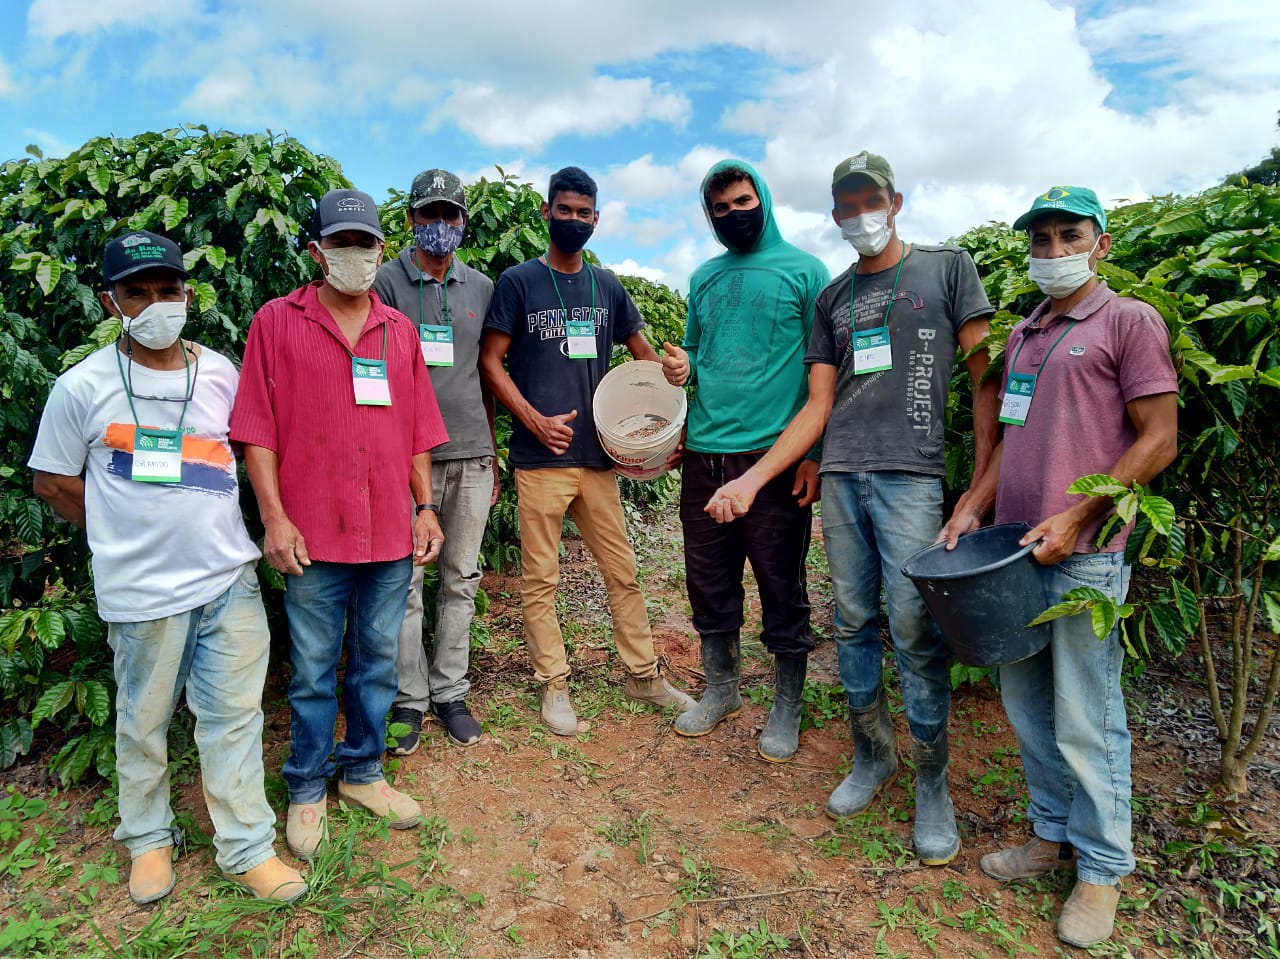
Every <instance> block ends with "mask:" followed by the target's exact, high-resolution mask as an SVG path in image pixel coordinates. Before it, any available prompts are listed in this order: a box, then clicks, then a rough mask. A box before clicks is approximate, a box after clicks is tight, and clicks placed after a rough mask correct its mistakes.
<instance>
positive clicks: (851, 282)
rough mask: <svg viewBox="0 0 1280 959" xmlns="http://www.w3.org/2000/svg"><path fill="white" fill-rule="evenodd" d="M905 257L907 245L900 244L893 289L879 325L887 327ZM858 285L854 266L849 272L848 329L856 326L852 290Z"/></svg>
mask: <svg viewBox="0 0 1280 959" xmlns="http://www.w3.org/2000/svg"><path fill="white" fill-rule="evenodd" d="M906 258H907V245H906V244H905V243H904V244H902V256H900V257H898V270H897V272H896V273H894V274H893V289H892V290H890V291H889V302H888V304H887V305H886V306H885V308H884V320H883V321H882V322H881V324H880V325H881V326H884V327H888V325H889V311H890V310H892V309H893V298H894V297H895V296H897V295H898V279H899V278H900V277H901V276H902V261H903V260H905V259H906ZM857 286H858V268H857V266H854V268H853V272H852V273H850V274H849V329H850V330H856V329H857V328H858V320H857V317H856V315H855V314H854V312H853V291H854V290H855V289H856V288H857Z"/></svg>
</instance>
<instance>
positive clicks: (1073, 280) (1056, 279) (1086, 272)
mask: <svg viewBox="0 0 1280 959" xmlns="http://www.w3.org/2000/svg"><path fill="white" fill-rule="evenodd" d="M1101 239H1102V237H1098V239H1097V240H1094V241H1093V247H1092V249H1090V250H1089V252H1088V253H1075V254H1072V255H1071V256H1059V257H1053V258H1050V259H1041V258H1040V257H1036V256H1033V257H1031V258H1029V259H1028V261H1027V276H1028V278H1030V280H1031V282H1032V283H1034V284H1035V285H1036V286H1038V287H1040V292H1041V293H1043V294H1044V295H1045V296H1048V297H1052V298H1053V299H1055V300H1061V299H1063V298H1065V297H1068V296H1070V295H1071V294H1072V293H1074V292H1075V291H1076V290H1078V289H1080V287H1082V286H1084V285H1085V284H1086V283H1088V282H1089V279H1090V278H1091V277H1092V276H1093V267H1091V266H1090V265H1089V258H1090V257H1091V256H1093V252H1094V250H1096V249H1097V248H1098V242H1099V241H1100V240H1101Z"/></svg>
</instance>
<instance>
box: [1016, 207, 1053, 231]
mask: <svg viewBox="0 0 1280 959" xmlns="http://www.w3.org/2000/svg"><path fill="white" fill-rule="evenodd" d="M1046 212H1050V211H1046V210H1043V209H1041V210H1028V211H1027V212H1026V213H1024V214H1022V216H1020V217H1018V218H1017V219H1016V220H1014V221H1013V228H1014V229H1015V230H1025V229H1026V228H1027V227H1029V226H1030V225H1031V221H1032V220H1034V219H1035V218H1036V217H1037V216H1039V215H1040V214H1041V213H1046Z"/></svg>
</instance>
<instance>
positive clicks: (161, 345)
mask: <svg viewBox="0 0 1280 959" xmlns="http://www.w3.org/2000/svg"><path fill="white" fill-rule="evenodd" d="M111 302H112V303H115V304H116V309H117V310H120V304H119V303H118V302H116V298H115V294H112V296H111ZM120 316H121V317H122V322H123V324H124V331H125V332H126V333H128V334H129V338H130V339H132V340H133V341H134V342H135V343H137V344H138V345H139V346H145V347H146V348H147V349H149V350H164V349H168V348H169V347H171V346H173V344H174V343H175V342H177V339H178V337H179V336H181V335H182V328H183V327H184V326H185V325H186V323H187V299H186V297H185V296H184V297H183V298H182V299H181V300H161V301H159V302H156V303H152V304H150V305H149V306H148V307H147V308H146V309H145V310H143V311H142V312H141V313H139V314H138V315H137V316H135V317H128V316H125V313H124V310H120Z"/></svg>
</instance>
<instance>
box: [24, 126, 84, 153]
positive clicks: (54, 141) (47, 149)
mask: <svg viewBox="0 0 1280 959" xmlns="http://www.w3.org/2000/svg"><path fill="white" fill-rule="evenodd" d="M22 135H23V136H25V137H27V138H28V139H29V140H31V141H32V142H33V143H35V144H36V146H38V147H40V149H41V150H42V151H43V152H44V155H45V156H46V157H65V156H66V155H67V154H69V153H71V152H73V151H74V150H75V149H76V147H77V146H78V144H75V143H68V142H67V141H66V140H64V139H62V138H61V137H59V136H58V135H57V134H56V133H49V132H47V131H45V130H33V129H32V128H31V127H26V128H25V129H23V131H22Z"/></svg>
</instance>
